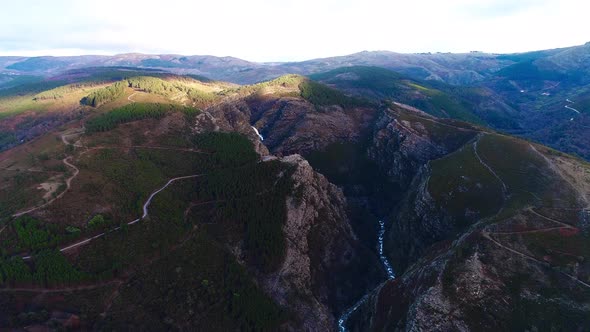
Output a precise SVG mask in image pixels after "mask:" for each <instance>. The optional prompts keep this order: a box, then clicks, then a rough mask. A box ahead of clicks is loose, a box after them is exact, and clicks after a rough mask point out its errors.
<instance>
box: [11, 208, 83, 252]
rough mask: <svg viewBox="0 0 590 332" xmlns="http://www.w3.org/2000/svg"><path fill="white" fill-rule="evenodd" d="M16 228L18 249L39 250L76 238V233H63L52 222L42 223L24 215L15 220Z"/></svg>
mask: <svg viewBox="0 0 590 332" xmlns="http://www.w3.org/2000/svg"><path fill="white" fill-rule="evenodd" d="M14 230H15V232H16V236H17V239H18V244H17V248H16V250H17V251H19V250H27V251H37V250H39V249H43V248H51V247H55V246H56V245H58V244H59V243H62V242H64V241H67V240H70V239H73V238H75V237H76V236H77V235H79V234H76V233H71V234H62V232H61V231H60V230H59V228H58V227H57V226H55V225H52V224H41V223H40V222H39V221H38V220H37V219H33V218H31V217H29V216H22V217H19V218H17V219H15V220H14Z"/></svg>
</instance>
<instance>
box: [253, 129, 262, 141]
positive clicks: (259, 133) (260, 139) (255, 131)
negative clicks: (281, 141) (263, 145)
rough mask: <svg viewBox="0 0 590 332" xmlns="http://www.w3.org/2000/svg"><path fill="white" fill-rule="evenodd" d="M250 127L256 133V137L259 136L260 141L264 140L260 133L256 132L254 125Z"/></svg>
mask: <svg viewBox="0 0 590 332" xmlns="http://www.w3.org/2000/svg"><path fill="white" fill-rule="evenodd" d="M252 129H254V132H256V135H258V137H260V140H261V141H264V137H262V135H260V133H259V132H258V129H256V127H254V126H252Z"/></svg>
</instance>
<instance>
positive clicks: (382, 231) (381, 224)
mask: <svg viewBox="0 0 590 332" xmlns="http://www.w3.org/2000/svg"><path fill="white" fill-rule="evenodd" d="M384 235H385V223H384V222H383V220H379V238H378V239H379V258H380V259H381V264H383V267H384V268H385V271H387V279H395V273H394V272H393V267H391V263H389V260H388V259H387V256H385V254H384V253H383V236H384Z"/></svg>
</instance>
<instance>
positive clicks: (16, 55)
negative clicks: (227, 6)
mask: <svg viewBox="0 0 590 332" xmlns="http://www.w3.org/2000/svg"><path fill="white" fill-rule="evenodd" d="M589 44H590V42H586V43H584V44H578V45H571V46H564V47H555V48H547V49H533V50H528V51H522V52H488V51H480V50H471V51H461V52H451V51H447V52H445V51H428V52H396V51H391V50H362V51H358V52H353V53H348V54H341V55H331V56H324V57H310V58H305V59H304V60H271V61H253V60H247V59H245V58H241V57H237V56H233V55H213V54H183V53H167V52H163V53H150V52H139V51H129V52H104V53H103V52H101V51H99V52H97V53H90V52H89V53H83V52H79V53H75V54H63V55H53V54H50V53H41V54H39V55H22V53H21V54H19V53H13V54H11V53H12V52H7V53H8V54H4V53H3V52H0V58H28V59H30V58H50V57H53V58H68V57H92V56H94V57H117V56H129V55H143V56H181V57H215V58H233V59H238V60H242V61H247V62H251V63H259V64H273V63H296V62H305V61H313V60H318V59H326V58H336V57H346V56H350V55H355V54H362V53H392V54H401V55H436V54H456V55H465V54H483V55H512V54H525V53H531V52H541V51H552V50H560V49H568V48H574V47H581V46H584V45H589ZM62 50H74V49H62ZM26 52H35V51H23V53H26ZM41 52H44V51H41ZM48 52H49V51H48Z"/></svg>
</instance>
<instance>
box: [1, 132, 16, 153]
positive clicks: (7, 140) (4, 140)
mask: <svg viewBox="0 0 590 332" xmlns="http://www.w3.org/2000/svg"><path fill="white" fill-rule="evenodd" d="M16 142H17V139H16V135H15V134H14V133H13V132H9V131H0V151H2V150H4V149H5V148H7V147H10V146H12V145H13V144H15V143H16Z"/></svg>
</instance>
